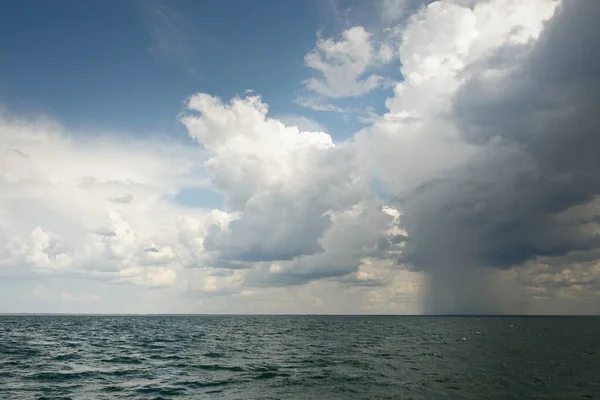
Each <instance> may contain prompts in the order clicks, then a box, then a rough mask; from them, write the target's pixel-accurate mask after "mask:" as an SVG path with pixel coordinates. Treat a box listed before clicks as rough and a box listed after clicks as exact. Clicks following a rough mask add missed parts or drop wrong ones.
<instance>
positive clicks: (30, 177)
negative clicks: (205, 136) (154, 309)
mask: <svg viewBox="0 0 600 400" xmlns="http://www.w3.org/2000/svg"><path fill="white" fill-rule="evenodd" d="M0 132H1V134H0V151H2V152H3V153H4V154H8V155H7V156H6V157H3V159H2V164H1V165H0V205H1V207H0V209H1V210H2V212H0V235H1V236H2V238H3V239H4V240H3V241H2V246H0V253H1V254H2V261H1V265H2V266H3V267H4V268H3V273H4V274H12V275H27V274H46V275H47V274H58V275H65V274H66V275H71V276H83V277H88V278H91V279H102V280H108V281H111V280H112V281H117V282H132V283H138V284H141V285H147V286H161V285H172V284H174V282H175V278H174V277H175V272H174V269H173V268H172V267H171V266H170V263H171V262H172V261H174V260H175V258H176V257H175V254H174V250H173V248H172V247H170V246H169V244H168V242H169V241H170V240H171V239H169V237H173V238H176V235H177V229H176V226H175V224H176V220H177V218H179V217H180V215H181V214H180V213H181V212H182V210H180V209H178V208H177V206H176V205H173V204H171V203H169V202H168V200H167V199H166V197H167V196H168V195H169V194H175V193H177V191H178V190H180V189H181V188H182V187H185V186H186V185H189V184H193V183H195V182H197V181H198V180H199V179H201V178H200V177H201V168H202V166H201V161H202V152H201V151H199V150H198V149H194V150H193V151H192V150H190V149H188V148H186V147H184V146H181V145H178V144H176V143H171V142H168V141H164V140H161V139H152V140H148V141H127V140H123V139H119V140H117V139H116V138H111V137H102V138H94V139H73V138H72V137H69V136H68V135H67V134H66V132H65V130H64V128H62V127H60V126H58V125H56V124H53V123H50V122H48V121H39V120H38V121H35V120H18V119H7V118H4V119H2V120H1V121H0ZM7 149H17V150H19V152H21V153H23V154H27V155H28V157H23V156H21V155H20V153H17V152H6V150H7ZM123 193H125V195H123ZM134 196H135V198H136V199H137V202H136V204H135V205H131V204H130V203H131V200H132V199H133V198H134ZM155 239H156V240H157V243H156V244H154V242H152V241H153V240H155ZM173 240H175V239H173ZM149 242H150V243H151V244H152V245H153V246H154V247H156V248H157V251H156V252H153V253H152V254H149V253H146V252H144V251H143V249H144V247H148V245H147V243H149ZM163 242H167V243H166V244H163ZM123 271H127V272H123Z"/></svg>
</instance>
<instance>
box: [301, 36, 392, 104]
mask: <svg viewBox="0 0 600 400" xmlns="http://www.w3.org/2000/svg"><path fill="white" fill-rule="evenodd" d="M393 56H394V53H393V51H392V49H391V48H389V47H388V46H387V45H386V44H377V43H374V42H373V41H372V39H371V34H370V33H369V32H367V31H366V30H365V29H364V28H363V27H362V26H355V27H352V28H350V29H348V30H346V31H344V32H343V33H342V35H341V38H340V40H335V39H332V38H329V39H323V38H322V37H320V36H319V37H318V39H317V43H316V46H315V48H314V49H313V50H312V51H311V52H310V53H308V54H307V55H306V56H305V57H304V62H305V64H306V66H308V67H309V68H312V69H314V70H316V71H318V72H319V73H321V74H322V75H323V78H310V79H308V80H306V81H305V82H304V84H305V86H306V88H307V89H309V90H311V91H314V92H316V93H318V94H320V95H322V96H326V97H332V98H342V97H357V96H361V95H363V94H365V93H368V92H370V91H372V90H373V89H376V88H378V87H380V86H382V85H383V84H384V78H383V77H381V76H379V75H375V74H372V75H369V76H364V75H365V73H366V72H367V71H368V70H369V69H370V68H373V67H376V66H379V65H383V64H386V63H388V62H390V61H391V60H392V58H393Z"/></svg>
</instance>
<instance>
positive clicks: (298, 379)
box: [0, 316, 600, 399]
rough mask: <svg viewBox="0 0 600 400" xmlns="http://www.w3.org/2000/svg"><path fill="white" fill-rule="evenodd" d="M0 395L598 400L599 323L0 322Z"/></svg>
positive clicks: (317, 319)
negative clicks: (595, 399) (592, 399)
mask: <svg viewBox="0 0 600 400" xmlns="http://www.w3.org/2000/svg"><path fill="white" fill-rule="evenodd" d="M0 398H2V399H43V398H45V399H59V398H64V399H113V398H117V399H118V398H140V399H170V398H197V399H203V398H207V399H208V398H219V399H248V398H250V399H482V398H486V399H523V398H536V399H578V398H588V399H590V398H600V318H594V317H535V318H533V317H529V318H518V317H464V318H460V317H392V316H390V317H387V316H377V317H375V316H360V317H359V316H352V317H350V316H0Z"/></svg>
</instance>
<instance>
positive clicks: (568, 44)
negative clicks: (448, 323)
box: [398, 1, 600, 312]
mask: <svg viewBox="0 0 600 400" xmlns="http://www.w3.org/2000/svg"><path fill="white" fill-rule="evenodd" d="M599 16H600V2H597V1H566V2H565V3H564V5H563V6H562V7H561V8H560V9H559V10H558V12H557V15H556V16H555V17H554V18H553V19H552V20H551V21H549V23H548V24H547V27H546V29H545V31H544V32H543V33H542V35H541V37H540V38H539V40H538V41H537V43H536V44H535V47H534V48H533V50H532V52H531V53H530V54H529V55H528V56H526V57H525V58H523V59H522V61H520V62H521V65H520V67H519V68H518V69H517V70H516V71H513V72H512V73H510V74H509V75H508V76H506V77H505V78H503V79H490V78H489V77H484V75H483V74H480V73H478V71H477V67H478V66H474V67H473V68H472V69H471V70H470V71H468V73H469V75H468V76H469V77H468V79H467V82H466V83H465V85H464V86H463V87H462V89H461V90H460V91H459V92H458V93H457V95H456V97H455V100H454V114H455V117H456V118H457V121H458V125H459V128H460V131H461V132H462V134H463V137H464V139H465V140H467V141H469V142H472V143H474V144H478V145H480V146H482V151H481V153H480V156H479V157H478V158H477V159H476V160H475V161H474V162H473V163H472V164H470V165H468V166H466V167H462V168H459V169H456V170H453V171H449V172H448V173H446V174H445V175H444V176H442V177H441V178H439V179H436V180H435V181H431V182H428V183H427V184H425V185H422V186H421V187H419V188H418V189H417V190H415V191H413V192H411V193H409V194H408V195H406V196H404V197H403V198H402V199H398V200H399V201H400V203H401V204H402V208H403V212H404V215H403V223H404V225H405V228H406V229H407V231H408V234H409V236H410V238H411V240H410V241H407V242H406V250H405V253H404V255H403V258H402V260H401V261H402V262H407V263H412V264H413V265H414V266H415V267H417V268H419V269H422V270H425V271H428V272H431V274H432V277H433V282H432V287H431V288H430V292H431V293H430V297H431V298H432V299H430V300H431V303H432V304H430V308H431V309H432V310H436V307H439V306H440V305H441V304H443V303H444V302H445V304H454V309H456V308H458V309H460V310H465V307H466V308H468V309H466V310H465V311H473V312H477V311H478V310H480V309H487V310H490V309H494V307H495V306H494V305H491V304H485V306H483V307H481V305H482V304H483V303H485V302H486V300H490V297H489V296H488V295H487V290H488V288H489V285H487V284H486V283H485V280H486V279H487V278H483V277H481V276H479V277H477V276H476V275H478V274H479V273H475V272H474V270H475V268H479V267H499V268H509V267H511V266H514V265H519V264H522V263H524V262H526V261H528V260H532V259H535V258H537V257H560V256H565V255H567V254H570V253H571V252H591V251H594V250H595V249H598V248H600V235H599V234H598V229H597V226H596V225H594V224H593V223H590V219H591V220H593V218H594V216H590V218H588V219H587V220H586V219H585V218H584V219H583V220H582V219H579V220H577V219H574V220H568V221H564V220H562V221H561V220H560V219H559V218H557V215H558V214H559V213H561V212H565V211H567V210H569V209H571V208H573V207H576V206H580V205H582V204H587V203H590V202H591V201H593V200H594V198H595V196H597V195H598V194H600V113H599V112H598V110H600V73H599V71H600V54H599V53H598V51H597V49H598V48H600V29H599V27H598V24H597V23H596V20H597V18H598V17H599ZM509 50H510V49H501V50H500V51H499V53H498V55H497V56H496V58H495V59H494V61H493V62H494V63H497V64H498V65H502V63H503V60H505V59H506V58H507V57H508V56H507V54H509V53H510V52H509ZM513 54H518V56H519V57H520V58H522V53H521V52H519V51H516V52H513ZM513 61H514V60H513ZM488 62H489V60H488ZM592 222H593V221H592ZM474 276H476V277H475V278H474ZM436 279H437V281H438V282H436V281H435V280H436ZM444 281H445V285H442V283H443V282H444ZM443 286H444V287H446V289H443ZM444 290H446V291H449V292H448V293H445V294H444V293H442V292H443V291H444ZM448 296H450V297H451V299H450V300H448ZM490 301H491V300H490ZM467 305H469V306H467ZM451 307H452V306H451ZM473 307H475V308H473Z"/></svg>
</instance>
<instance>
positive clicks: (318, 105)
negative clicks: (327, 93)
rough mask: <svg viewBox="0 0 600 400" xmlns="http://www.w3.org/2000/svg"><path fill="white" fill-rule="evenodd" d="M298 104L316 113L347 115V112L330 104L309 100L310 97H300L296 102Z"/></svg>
mask: <svg viewBox="0 0 600 400" xmlns="http://www.w3.org/2000/svg"><path fill="white" fill-rule="evenodd" d="M294 102H295V103H296V104H298V105H299V106H302V107H306V108H310V109H311V110H314V111H330V112H336V113H346V112H347V110H345V109H343V108H340V107H338V106H334V105H333V104H330V103H323V102H322V101H321V100H318V99H314V98H309V97H298V98H297V99H296V100H294Z"/></svg>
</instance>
